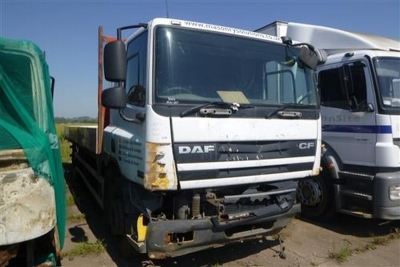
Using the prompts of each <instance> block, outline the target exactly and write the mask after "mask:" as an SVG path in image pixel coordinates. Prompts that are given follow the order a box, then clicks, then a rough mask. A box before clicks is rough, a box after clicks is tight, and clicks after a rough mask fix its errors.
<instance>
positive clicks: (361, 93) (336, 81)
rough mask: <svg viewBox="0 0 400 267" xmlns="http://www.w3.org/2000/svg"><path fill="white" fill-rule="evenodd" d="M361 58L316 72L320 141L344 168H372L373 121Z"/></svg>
mask: <svg viewBox="0 0 400 267" xmlns="http://www.w3.org/2000/svg"><path fill="white" fill-rule="evenodd" d="M367 66H368V62H367V61H366V60H364V59H361V60H358V61H354V60H353V61H352V62H346V63H345V64H343V63H340V64H337V65H336V66H332V65H331V66H325V67H324V69H322V70H320V71H319V73H318V85H319V90H320V92H319V93H320V98H321V114H322V125H323V128H322V139H323V141H324V142H325V143H326V144H327V145H329V146H331V147H332V148H333V149H334V150H335V152H336V153H337V154H338V155H339V157H340V160H341V161H342V163H344V164H348V165H363V166H365V165H367V166H373V165H374V162H375V144H376V134H377V133H376V127H375V126H376V121H375V113H374V112H373V107H374V105H373V103H375V102H374V101H373V99H374V95H373V90H372V80H371V76H370V74H369V73H370V72H369V71H368V67H367Z"/></svg>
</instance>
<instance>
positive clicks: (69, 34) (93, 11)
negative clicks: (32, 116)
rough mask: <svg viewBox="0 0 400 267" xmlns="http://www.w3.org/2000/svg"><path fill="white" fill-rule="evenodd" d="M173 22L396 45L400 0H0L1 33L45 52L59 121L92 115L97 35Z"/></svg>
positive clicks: (398, 33)
mask: <svg viewBox="0 0 400 267" xmlns="http://www.w3.org/2000/svg"><path fill="white" fill-rule="evenodd" d="M156 17H170V18H175V19H184V20H191V21H197V22H203V23H210V24H217V25H222V26H228V27H234V28H241V29H245V30H255V29H258V28H260V27H262V26H265V25H267V24H269V23H271V22H274V21H276V20H280V21H290V22H299V23H308V24H317V25H321V26H328V27H334V28H339V29H343V30H348V31H353V32H360V33H367V34H375V35H381V36H385V37H389V38H394V39H400V0H374V1H370V0H334V1H329V0H298V1H296V0H291V1H289V0H247V1H245V0H240V1H239V0H231V1H228V0H225V1H224V0H197V1H195V0H147V1H136V0H114V1H112V0H108V1H107V0H106V1H104V0H103V1H102V0H97V1H96V0H81V1H78V0H0V35H1V36H3V37H7V38H14V39H27V40H31V41H33V42H35V43H36V44H37V45H39V47H40V48H41V49H42V50H44V51H46V59H47V62H48V64H49V67H50V73H51V75H52V76H53V77H55V79H56V83H55V95H54V111H55V116H56V117H67V118H72V117H79V116H90V117H96V116H97V66H98V65H97V60H98V59H97V40H98V39H97V33H98V27H99V26H100V25H101V26H103V29H104V34H105V35H107V36H115V34H116V29H117V28H118V27H121V26H126V25H132V24H137V23H139V22H149V21H150V20H152V19H153V18H156Z"/></svg>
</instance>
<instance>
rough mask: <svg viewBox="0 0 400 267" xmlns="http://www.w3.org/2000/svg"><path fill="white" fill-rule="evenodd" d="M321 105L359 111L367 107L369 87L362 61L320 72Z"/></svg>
mask: <svg viewBox="0 0 400 267" xmlns="http://www.w3.org/2000/svg"><path fill="white" fill-rule="evenodd" d="M318 88H319V91H320V92H319V93H320V97H321V105H322V106H327V107H334V108H341V109H350V111H357V110H360V109H365V108H366V103H367V89H366V80H365V73H364V65H363V63H361V62H355V63H351V64H346V65H343V66H342V67H339V68H334V69H329V70H323V71H321V72H320V73H319V74H318Z"/></svg>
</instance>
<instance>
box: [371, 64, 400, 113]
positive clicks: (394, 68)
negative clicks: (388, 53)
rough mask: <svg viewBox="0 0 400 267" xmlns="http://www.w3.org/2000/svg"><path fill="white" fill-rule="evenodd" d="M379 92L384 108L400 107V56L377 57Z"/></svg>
mask: <svg viewBox="0 0 400 267" xmlns="http://www.w3.org/2000/svg"><path fill="white" fill-rule="evenodd" d="M375 67H376V73H377V75H378V85H379V92H380V94H381V99H382V105H383V107H384V108H397V109H399V108H400V58H389V57H385V58H376V59H375Z"/></svg>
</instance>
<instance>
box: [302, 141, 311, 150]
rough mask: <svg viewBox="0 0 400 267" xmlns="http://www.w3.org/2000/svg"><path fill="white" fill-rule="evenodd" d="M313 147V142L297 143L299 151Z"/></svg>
mask: <svg viewBox="0 0 400 267" xmlns="http://www.w3.org/2000/svg"><path fill="white" fill-rule="evenodd" d="M313 147H314V142H305V143H299V148H300V149H310V148H313Z"/></svg>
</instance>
